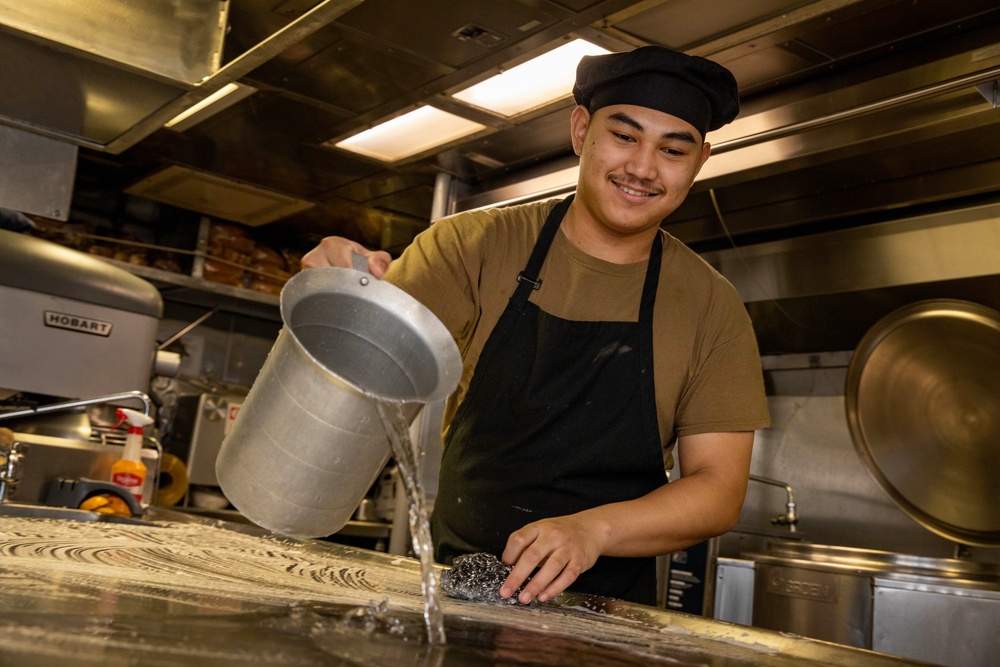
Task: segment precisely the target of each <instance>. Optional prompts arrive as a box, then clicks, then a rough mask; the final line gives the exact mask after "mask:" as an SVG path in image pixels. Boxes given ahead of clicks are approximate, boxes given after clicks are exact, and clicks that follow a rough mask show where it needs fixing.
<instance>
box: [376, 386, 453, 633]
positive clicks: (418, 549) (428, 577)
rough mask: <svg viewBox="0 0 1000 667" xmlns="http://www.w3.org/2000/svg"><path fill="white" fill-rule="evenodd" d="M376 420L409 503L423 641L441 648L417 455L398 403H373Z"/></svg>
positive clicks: (436, 579) (436, 591)
mask: <svg viewBox="0 0 1000 667" xmlns="http://www.w3.org/2000/svg"><path fill="white" fill-rule="evenodd" d="M376 407H377V408H378V413H379V417H380V418H381V419H382V423H383V425H384V426H385V431H386V434H387V435H388V436H389V442H390V444H391V447H392V454H393V456H394V457H395V459H396V465H397V467H398V469H399V474H400V477H401V478H402V480H403V487H404V488H405V490H406V495H407V498H408V499H409V512H408V515H407V516H408V519H409V526H410V539H411V540H412V543H413V551H414V552H415V553H416V554H417V556H418V557H419V558H420V574H421V590H422V592H423V596H424V621H425V622H426V624H427V641H428V642H429V643H430V644H432V645H433V644H444V643H445V632H444V616H443V614H442V613H441V603H440V593H439V588H438V584H439V577H438V572H437V571H436V570H435V569H434V550H433V547H432V546H431V531H430V524H429V522H428V520H427V502H426V496H425V494H424V488H423V484H422V483H421V474H420V471H421V460H420V459H421V454H422V452H420V451H418V447H417V445H416V443H414V442H413V439H412V438H410V428H409V423H408V422H407V419H406V416H405V414H404V413H403V407H402V405H401V404H399V403H385V402H383V401H376Z"/></svg>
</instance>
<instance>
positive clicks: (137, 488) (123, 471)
mask: <svg viewBox="0 0 1000 667" xmlns="http://www.w3.org/2000/svg"><path fill="white" fill-rule="evenodd" d="M116 414H117V415H118V419H120V420H121V421H119V422H118V426H121V424H122V422H125V421H128V435H126V436H125V451H124V452H123V453H122V457H121V459H120V460H119V461H117V462H116V463H115V464H114V465H113V466H111V481H112V482H114V483H115V484H118V485H119V486H124V487H125V488H126V489H128V490H129V491H131V492H132V495H134V496H135V499H136V500H138V501H140V502H141V501H142V486H143V484H145V482H146V464H145V463H143V462H142V441H143V429H144V428H145V427H146V426H149V425H150V424H152V423H153V418H152V417H149V416H147V415H144V414H142V413H141V412H136V411H135V410H129V409H128V408H118V410H117V412H116ZM116 428H117V427H116Z"/></svg>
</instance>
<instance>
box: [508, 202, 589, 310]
mask: <svg viewBox="0 0 1000 667" xmlns="http://www.w3.org/2000/svg"><path fill="white" fill-rule="evenodd" d="M572 202H573V195H570V196H569V197H566V199H563V200H562V201H561V202H559V203H558V204H556V206H555V207H554V208H553V209H552V210H551V211H550V212H549V215H548V217H547V218H546V219H545V224H544V225H543V226H542V231H541V232H539V233H538V240H537V241H536V242H535V247H534V249H533V250H532V251H531V257H530V258H529V259H528V265H527V266H526V267H524V271H521V273H519V274H517V289H515V290H514V294H513V295H512V296H511V297H510V301H509V302H508V303H507V305H508V307H510V308H513V309H514V310H516V311H517V312H521V310H522V309H523V308H524V304H525V303H527V302H528V297H530V296H531V293H532V292H533V291H534V290H536V289H538V288H539V287H541V286H542V281H541V280H539V279H538V274H539V273H541V271H542V264H544V263H545V256H546V255H547V254H548V253H549V247H550V246H551V245H552V241H553V239H555V237H556V232H558V231H559V223H561V222H562V219H563V216H564V215H566V211H567V210H568V209H569V205H570V204H571V203H572Z"/></svg>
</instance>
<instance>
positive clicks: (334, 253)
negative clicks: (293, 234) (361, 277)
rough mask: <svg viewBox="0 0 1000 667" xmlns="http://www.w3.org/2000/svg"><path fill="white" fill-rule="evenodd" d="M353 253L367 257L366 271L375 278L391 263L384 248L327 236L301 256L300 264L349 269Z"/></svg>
mask: <svg viewBox="0 0 1000 667" xmlns="http://www.w3.org/2000/svg"><path fill="white" fill-rule="evenodd" d="M353 255H363V256H364V257H367V258H368V271H369V272H371V274H372V275H373V276H375V277H376V278H381V277H382V276H383V275H384V274H385V271H386V269H388V268H389V264H390V263H392V256H391V255H390V254H389V253H387V252H385V251H384V250H369V249H368V248H366V247H364V246H363V245H361V244H360V243H356V242H354V241H351V240H350V239H345V238H343V237H340V236H327V237H326V238H324V239H323V240H322V241H320V242H319V245H317V246H316V247H315V248H313V249H312V250H310V251H309V252H307V253H306V254H305V255H304V256H303V257H302V266H303V267H304V268H307V269H314V268H318V267H321V266H337V267H340V268H344V269H350V268H353V267H354V262H353Z"/></svg>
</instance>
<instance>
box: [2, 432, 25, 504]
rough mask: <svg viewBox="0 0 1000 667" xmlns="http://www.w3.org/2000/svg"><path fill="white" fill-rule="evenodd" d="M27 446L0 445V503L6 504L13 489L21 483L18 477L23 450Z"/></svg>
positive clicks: (14, 443)
mask: <svg viewBox="0 0 1000 667" xmlns="http://www.w3.org/2000/svg"><path fill="white" fill-rule="evenodd" d="M27 447H28V446H27V445H25V444H24V443H22V442H17V441H15V442H13V443H11V444H10V445H9V446H4V445H2V444H0V460H2V461H3V462H2V463H0V503H5V502H7V500H9V499H8V497H7V496H9V495H10V494H11V492H12V491H13V490H14V487H16V486H17V485H18V483H19V482H20V481H21V478H20V476H19V473H20V470H19V468H20V464H21V459H23V458H24V450H25V449H27Z"/></svg>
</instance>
